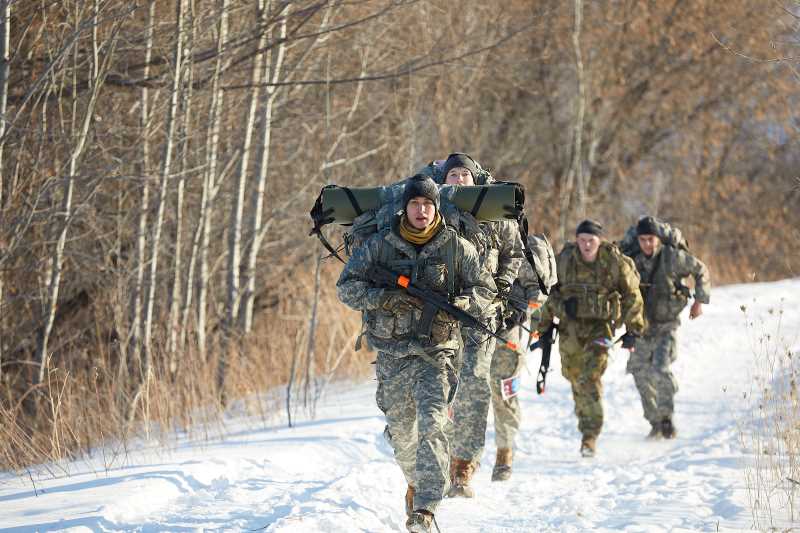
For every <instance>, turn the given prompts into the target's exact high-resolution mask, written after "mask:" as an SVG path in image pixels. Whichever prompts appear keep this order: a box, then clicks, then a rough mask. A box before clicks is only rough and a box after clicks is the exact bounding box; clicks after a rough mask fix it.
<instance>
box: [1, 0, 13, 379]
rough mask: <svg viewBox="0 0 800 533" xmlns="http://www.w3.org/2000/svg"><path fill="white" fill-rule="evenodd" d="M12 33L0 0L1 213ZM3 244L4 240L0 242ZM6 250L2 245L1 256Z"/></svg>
mask: <svg viewBox="0 0 800 533" xmlns="http://www.w3.org/2000/svg"><path fill="white" fill-rule="evenodd" d="M10 35H11V5H10V3H9V0H0V215H1V214H2V213H3V207H4V204H5V200H4V197H3V187H4V185H5V183H4V180H3V176H4V173H5V168H4V166H5V165H4V160H3V152H4V148H5V143H6V141H5V136H6V113H7V112H8V72H9V68H10V66H9V64H8V62H9V58H10V55H9V47H10V44H11V42H10ZM0 246H2V242H0ZM3 252H4V250H3V248H2V247H0V257H1V256H2V254H3ZM3 295H4V290H3V269H2V268H0V383H2V381H3V341H2V339H4V338H6V336H5V333H4V332H5V315H6V313H5V312H4V311H3V310H2V307H3V301H4V296H3Z"/></svg>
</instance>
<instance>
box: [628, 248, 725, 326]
mask: <svg viewBox="0 0 800 533" xmlns="http://www.w3.org/2000/svg"><path fill="white" fill-rule="evenodd" d="M633 260H634V263H635V264H636V270H638V271H639V276H640V277H641V284H640V288H641V292H642V297H643V298H644V310H645V317H646V318H647V322H648V327H658V326H660V325H662V324H673V325H678V324H680V319H679V318H678V315H680V313H681V311H682V310H683V308H684V307H686V304H687V303H688V301H689V296H690V291H689V288H688V287H687V286H686V284H685V283H684V282H685V281H686V280H687V278H689V277H692V278H693V279H694V298H695V300H696V301H698V302H700V303H704V304H707V303H708V302H709V300H710V296H711V295H710V290H711V278H710V276H709V273H708V268H706V265H705V264H704V263H703V262H702V261H700V260H699V259H697V258H696V257H695V256H693V255H691V254H690V253H688V252H686V251H684V250H681V249H678V248H675V247H674V246H669V245H662V246H661V247H660V248H659V250H658V252H656V253H655V254H653V256H652V257H647V256H646V255H644V253H642V252H641V251H640V252H639V253H637V254H636V255H635V256H634V257H633Z"/></svg>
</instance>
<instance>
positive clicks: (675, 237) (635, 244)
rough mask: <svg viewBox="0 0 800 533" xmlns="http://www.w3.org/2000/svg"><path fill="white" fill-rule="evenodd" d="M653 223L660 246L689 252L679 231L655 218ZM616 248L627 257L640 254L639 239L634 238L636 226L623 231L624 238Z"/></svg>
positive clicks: (687, 242)
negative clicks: (654, 223)
mask: <svg viewBox="0 0 800 533" xmlns="http://www.w3.org/2000/svg"><path fill="white" fill-rule="evenodd" d="M642 218H644V217H642ZM654 218H655V217H654ZM640 220H641V219H640ZM655 221H656V228H657V233H656V235H657V236H658V238H659V239H661V243H662V244H664V245H665V246H672V247H673V248H676V249H678V250H683V251H685V252H688V251H689V241H687V240H686V239H685V238H684V236H683V233H681V230H679V229H678V228H676V227H675V226H672V225H670V224H669V223H668V222H664V221H663V220H659V219H657V218H656V219H655ZM637 223H638V222H637ZM617 246H619V248H620V250H622V253H624V254H625V255H627V256H628V257H635V256H636V255H638V254H639V252H641V248H639V239H638V238H637V236H636V224H634V225H632V226H631V227H629V228H628V229H627V231H625V236H624V237H623V238H622V240H621V241H619V242H618V243H617Z"/></svg>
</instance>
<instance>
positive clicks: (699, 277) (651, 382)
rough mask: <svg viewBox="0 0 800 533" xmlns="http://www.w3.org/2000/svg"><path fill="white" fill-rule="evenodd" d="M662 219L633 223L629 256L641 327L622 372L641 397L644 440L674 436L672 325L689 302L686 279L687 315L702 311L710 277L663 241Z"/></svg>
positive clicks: (681, 251) (688, 255) (685, 252)
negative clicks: (640, 302)
mask: <svg viewBox="0 0 800 533" xmlns="http://www.w3.org/2000/svg"><path fill="white" fill-rule="evenodd" d="M666 228H667V226H666V224H665V223H664V222H662V221H660V220H658V219H657V218H655V217H652V216H646V217H642V218H641V219H639V221H638V223H637V224H636V239H637V241H638V244H639V247H638V250H637V251H636V252H635V253H633V254H632V255H631V257H632V258H633V261H634V263H635V265H636V270H637V271H638V272H639V276H640V277H641V292H642V297H643V298H644V310H645V318H646V319H647V329H645V331H644V336H643V337H642V339H641V340H640V341H639V343H637V349H636V352H634V353H631V354H630V357H629V358H628V365H627V371H628V373H630V374H632V375H633V381H634V383H635V384H636V388H637V390H638V391H639V396H640V398H641V400H642V410H643V411H644V417H645V418H646V419H647V421H648V422H650V426H651V429H650V434H649V435H648V436H647V437H648V438H649V439H659V438H662V437H663V438H665V439H672V438H675V436H676V435H677V430H676V429H675V424H674V421H673V414H674V411H675V402H674V397H675V393H677V392H678V381H677V380H676V379H675V376H674V375H673V373H672V370H670V365H671V364H672V363H673V362H674V361H675V359H676V358H677V357H678V339H677V329H678V326H680V318H679V317H680V314H681V312H682V311H683V309H684V308H685V307H686V306H687V305H688V303H689V296H690V291H689V288H688V287H687V286H686V285H685V281H686V279H687V278H692V279H693V281H694V302H692V305H691V308H690V309H689V318H690V319H695V318H697V317H699V316H700V315H701V314H702V313H703V304H707V303H708V302H709V300H710V290H711V280H710V276H709V273H708V268H707V267H706V265H705V264H704V263H703V262H702V261H700V259H698V258H697V257H695V256H694V255H692V254H691V253H689V251H688V249H683V248H681V247H680V246H674V245H673V243H672V241H670V240H666V241H665V240H664V237H665V234H666Z"/></svg>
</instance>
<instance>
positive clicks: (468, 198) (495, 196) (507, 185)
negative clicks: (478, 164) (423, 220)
mask: <svg viewBox="0 0 800 533" xmlns="http://www.w3.org/2000/svg"><path fill="white" fill-rule="evenodd" d="M441 195H442V201H443V202H444V201H449V202H450V203H452V204H453V205H455V206H456V207H457V208H459V209H460V210H462V211H466V212H467V213H470V214H471V215H472V216H474V217H475V219H476V220H478V221H481V222H484V221H497V220H507V219H511V220H516V219H517V217H518V216H519V215H520V214H521V213H522V209H523V207H524V206H525V189H524V188H523V187H522V185H520V184H519V183H513V182H496V183H493V184H491V185H445V186H444V187H442V188H441Z"/></svg>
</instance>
